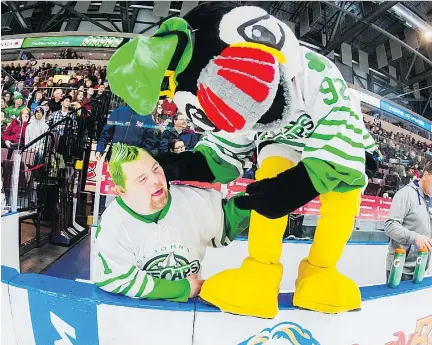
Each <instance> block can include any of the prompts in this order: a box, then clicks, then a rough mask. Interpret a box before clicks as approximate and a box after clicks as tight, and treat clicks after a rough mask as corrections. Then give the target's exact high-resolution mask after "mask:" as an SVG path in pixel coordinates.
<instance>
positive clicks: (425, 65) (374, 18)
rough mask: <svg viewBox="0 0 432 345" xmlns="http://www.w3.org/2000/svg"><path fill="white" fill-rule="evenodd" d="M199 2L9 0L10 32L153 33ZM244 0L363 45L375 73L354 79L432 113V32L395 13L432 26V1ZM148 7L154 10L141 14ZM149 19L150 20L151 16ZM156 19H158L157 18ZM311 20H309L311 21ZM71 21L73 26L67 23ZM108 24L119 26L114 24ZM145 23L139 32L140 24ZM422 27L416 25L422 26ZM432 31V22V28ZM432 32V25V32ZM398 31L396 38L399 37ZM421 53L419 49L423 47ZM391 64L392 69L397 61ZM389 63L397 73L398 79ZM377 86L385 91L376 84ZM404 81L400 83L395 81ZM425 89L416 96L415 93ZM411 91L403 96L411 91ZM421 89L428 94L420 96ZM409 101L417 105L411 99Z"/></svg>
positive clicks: (320, 44) (333, 47)
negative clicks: (398, 49) (85, 27)
mask: <svg viewBox="0 0 432 345" xmlns="http://www.w3.org/2000/svg"><path fill="white" fill-rule="evenodd" d="M198 3H199V2H198V1H189V2H182V1H171V2H169V1H168V2H167V1H164V2H153V1H102V0H101V1H30V2H27V1H2V6H1V11H2V35H13V34H22V33H39V32H58V31H61V30H65V31H75V30H77V29H78V27H79V24H80V22H82V21H86V22H90V23H92V24H93V25H94V26H97V27H98V29H100V31H112V32H134V33H145V32H146V31H148V30H149V29H152V28H155V27H157V26H158V25H159V23H160V22H161V21H163V20H164V19H165V18H166V17H171V16H180V15H183V14H184V12H185V11H187V10H188V8H190V7H191V6H192V7H193V6H195V5H197V4H198ZM237 3H239V4H243V5H244V4H247V5H249V4H250V5H255V6H260V7H263V8H265V9H266V10H267V11H269V12H270V13H271V14H272V15H274V16H276V17H277V18H279V19H281V20H282V21H284V22H287V23H290V24H291V26H292V27H295V31H296V36H297V37H298V38H299V39H300V40H301V41H302V42H304V43H305V44H308V45H310V47H313V49H316V50H317V51H319V52H321V53H324V54H328V53H330V54H331V52H332V51H334V53H335V55H336V56H339V57H340V54H341V44H342V43H347V44H349V45H350V46H351V50H352V59H353V60H354V61H359V56H358V50H361V51H363V52H365V53H366V54H367V55H368V59H369V67H370V68H371V71H372V72H370V73H369V74H368V76H367V78H362V77H360V76H358V75H356V73H355V72H353V78H355V79H357V80H358V81H359V83H360V84H361V85H362V86H363V87H364V88H365V89H369V90H372V88H374V91H375V92H376V93H379V94H381V95H382V96H386V97H389V98H390V97H393V100H394V101H396V102H400V101H401V99H403V101H402V102H404V104H405V105H407V106H409V107H410V108H411V109H413V110H414V111H416V112H418V113H420V114H421V113H423V114H424V116H427V117H429V118H431V119H432V109H431V107H430V106H427V105H428V104H431V102H430V101H431V96H432V87H430V86H432V33H431V36H429V37H423V34H420V33H419V32H418V31H417V32H416V37H417V41H416V42H417V43H412V42H411V43H409V42H408V37H407V35H408V34H409V32H407V30H408V31H409V30H411V31H412V29H410V28H409V26H412V25H411V24H410V23H409V22H408V21H407V20H406V18H404V17H403V16H401V15H400V13H398V12H397V11H395V6H396V5H403V6H404V8H406V9H407V10H408V11H409V12H410V13H412V14H414V15H415V16H416V17H417V18H418V19H419V20H421V21H423V22H424V23H425V25H426V26H427V27H430V24H431V23H432V2H430V1H410V2H406V1H401V2H397V1H392V2H381V1H367V2H359V1H271V2H264V1H257V2H254V1H238V2H237ZM140 11H147V12H149V13H151V14H153V16H147V17H146V16H144V17H143V16H141V15H140ZM143 18H144V19H143ZM148 18H150V19H152V20H150V19H148ZM305 22H306V23H307V25H306V26H305ZM65 23H67V24H65ZM107 23H109V24H111V25H109V24H108V25H109V27H108V25H107ZM138 27H139V30H138V29H137V28H138ZM414 29H416V28H414ZM431 30H432V27H431ZM431 32H432V31H431ZM392 37H393V38H392ZM391 42H396V43H398V42H399V43H400V42H402V43H409V46H408V47H407V45H406V44H405V46H404V45H403V44H402V43H401V44H402V54H401V56H399V57H398V58H397V59H393V58H394V56H392V47H390V43H391ZM381 45H384V47H385V54H386V58H387V60H388V63H387V64H386V65H385V66H384V67H379V61H378V59H377V48H378V49H379V47H380V46H381ZM416 52H417V53H416ZM389 66H391V67H389ZM389 68H392V69H394V70H395V71H396V77H394V74H392V73H391V71H390V70H389ZM374 84H377V85H378V86H379V87H378V90H377V89H376V86H375V87H374V86H373V85H374ZM395 84H396V85H395ZM414 89H418V90H420V91H418V92H417V93H416V94H415V96H416V97H414V96H413V91H414ZM407 92H408V94H407V95H405V96H403V97H398V98H394V97H395V95H401V94H405V93H407ZM419 94H420V97H418V95H419ZM407 102H409V103H407Z"/></svg>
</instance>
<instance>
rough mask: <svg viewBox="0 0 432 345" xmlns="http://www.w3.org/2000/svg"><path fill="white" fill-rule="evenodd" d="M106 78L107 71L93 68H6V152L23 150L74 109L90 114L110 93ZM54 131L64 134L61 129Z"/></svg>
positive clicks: (3, 110) (3, 86)
mask: <svg viewBox="0 0 432 345" xmlns="http://www.w3.org/2000/svg"><path fill="white" fill-rule="evenodd" d="M105 78H106V67H101V66H97V67H96V66H95V65H89V64H87V65H84V64H81V63H78V64H77V65H76V66H72V64H71V63H69V64H68V66H65V67H59V66H58V65H54V66H51V65H50V64H45V63H42V64H41V65H40V66H38V65H37V64H36V65H35V64H31V63H29V62H27V63H23V64H22V65H21V64H20V63H18V64H17V65H16V66H15V64H14V63H10V64H9V63H6V64H2V75H1V89H2V98H1V128H2V129H1V134H2V136H1V139H2V140H1V143H2V148H8V149H11V150H13V149H16V148H18V147H22V146H23V145H25V144H27V143H29V142H30V141H31V140H34V139H35V138H37V137H38V136H40V135H41V134H43V133H45V132H46V131H47V130H49V126H52V125H54V124H55V123H57V122H58V121H60V120H62V119H63V118H65V117H67V116H69V115H68V114H69V113H70V112H71V111H72V110H74V109H79V108H85V109H86V110H87V111H90V110H91V101H92V100H93V99H94V98H96V97H98V96H99V95H102V94H103V93H104V92H108V91H109V84H108V82H107V81H106V79H105ZM77 115H80V112H79V111H78V113H77ZM73 126H74V128H76V121H75V119H73ZM53 131H57V133H58V134H60V135H61V134H62V128H61V127H60V128H56V129H53Z"/></svg>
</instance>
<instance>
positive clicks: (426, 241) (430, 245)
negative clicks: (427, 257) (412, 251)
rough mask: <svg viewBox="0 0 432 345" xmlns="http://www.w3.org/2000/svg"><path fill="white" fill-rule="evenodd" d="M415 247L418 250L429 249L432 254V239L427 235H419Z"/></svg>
mask: <svg viewBox="0 0 432 345" xmlns="http://www.w3.org/2000/svg"><path fill="white" fill-rule="evenodd" d="M415 245H416V246H417V248H418V249H421V248H427V249H428V250H429V251H430V252H432V239H431V238H429V237H427V236H425V235H417V237H416V239H415Z"/></svg>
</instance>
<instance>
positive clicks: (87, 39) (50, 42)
mask: <svg viewBox="0 0 432 345" xmlns="http://www.w3.org/2000/svg"><path fill="white" fill-rule="evenodd" d="M123 40H124V38H123V37H107V36H58V37H57V36H52V37H31V38H26V39H24V42H23V44H22V48H51V47H89V48H118V47H119V46H120V45H121V44H122V43H123Z"/></svg>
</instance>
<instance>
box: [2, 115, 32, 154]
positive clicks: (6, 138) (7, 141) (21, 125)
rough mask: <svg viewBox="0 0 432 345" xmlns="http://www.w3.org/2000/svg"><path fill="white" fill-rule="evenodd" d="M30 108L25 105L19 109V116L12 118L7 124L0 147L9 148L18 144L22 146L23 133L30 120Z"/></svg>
mask: <svg viewBox="0 0 432 345" xmlns="http://www.w3.org/2000/svg"><path fill="white" fill-rule="evenodd" d="M30 116H31V113H30V109H29V108H27V107H25V108H23V109H21V111H20V116H19V118H17V119H14V120H12V122H11V123H10V125H9V126H7V127H6V130H5V131H4V133H3V134H2V138H1V139H2V145H1V146H2V147H7V148H9V149H17V148H18V146H22V145H24V143H25V133H26V129H27V125H28V121H29V120H30Z"/></svg>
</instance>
